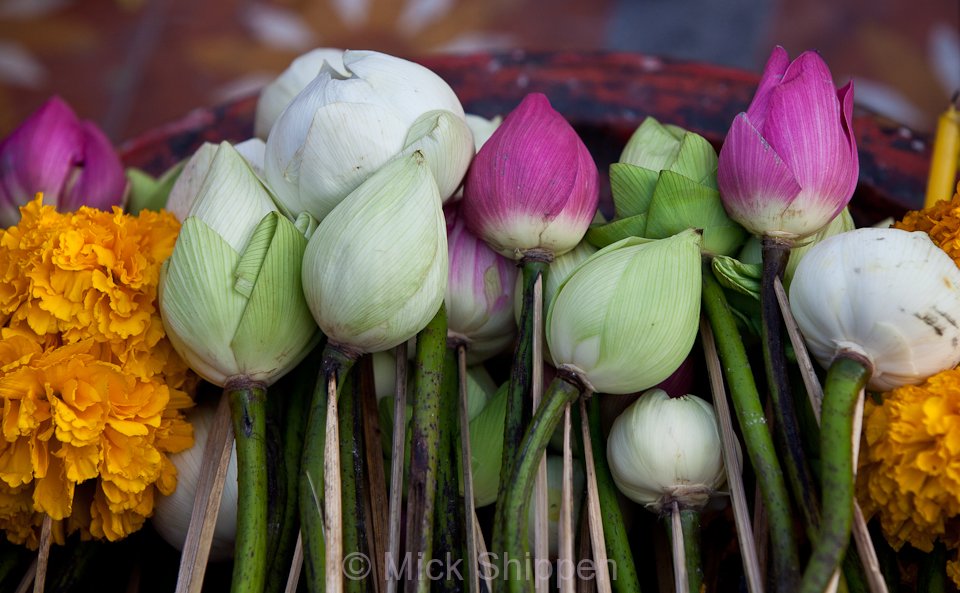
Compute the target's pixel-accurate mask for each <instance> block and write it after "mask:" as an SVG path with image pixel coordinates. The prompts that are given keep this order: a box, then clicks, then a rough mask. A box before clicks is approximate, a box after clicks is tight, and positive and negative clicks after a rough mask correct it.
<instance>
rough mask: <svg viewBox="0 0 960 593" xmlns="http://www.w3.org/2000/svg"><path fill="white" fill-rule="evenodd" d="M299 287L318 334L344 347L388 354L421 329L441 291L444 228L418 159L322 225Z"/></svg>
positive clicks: (378, 176) (352, 198)
mask: <svg viewBox="0 0 960 593" xmlns="http://www.w3.org/2000/svg"><path fill="white" fill-rule="evenodd" d="M303 287H304V293H305V294H306V297H307V302H308V303H309V305H310V310H311V311H312V312H313V316H314V318H315V319H316V320H317V323H318V325H320V329H322V330H323V332H324V333H325V334H326V335H327V338H328V339H329V340H330V342H332V343H335V344H338V345H341V346H344V347H347V348H352V349H354V350H357V351H361V352H379V351H381V350H386V349H388V348H393V347H394V346H396V345H398V344H400V343H401V342H405V341H406V340H408V339H410V338H411V337H413V336H414V335H416V333H417V332H418V331H420V330H421V329H423V327H424V326H426V325H427V323H428V322H429V321H430V320H431V319H432V318H433V316H434V315H435V314H436V312H437V310H438V309H440V305H441V304H442V303H443V295H444V292H445V291H446V287H447V229H446V223H445V221H444V218H443V210H442V209H441V205H440V194H439V193H438V191H437V184H436V182H435V181H434V179H433V175H432V174H431V173H430V170H429V168H428V167H427V164H426V161H425V159H424V157H423V155H422V154H421V153H420V152H415V153H413V154H412V155H410V156H402V157H399V158H397V159H395V160H393V161H391V162H389V163H387V164H386V165H384V166H383V167H382V168H381V169H380V170H378V171H377V172H376V173H374V174H373V175H372V176H371V177H370V178H369V179H367V180H366V181H364V182H363V183H362V184H361V185H360V187H358V188H357V189H356V190H354V191H353V193H351V194H350V195H349V196H347V198H346V199H344V200H343V201H342V202H341V203H340V204H338V205H337V207H336V208H334V209H333V211H332V212H330V214H329V215H327V217H326V218H324V219H323V222H321V223H320V226H319V227H317V230H316V232H314V233H313V236H312V237H311V238H310V242H309V243H308V245H307V250H306V252H305V253H304V256H303Z"/></svg>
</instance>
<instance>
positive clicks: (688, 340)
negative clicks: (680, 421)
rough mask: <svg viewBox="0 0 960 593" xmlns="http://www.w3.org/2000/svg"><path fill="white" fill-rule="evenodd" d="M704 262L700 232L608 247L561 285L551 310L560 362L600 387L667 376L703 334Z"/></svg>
mask: <svg viewBox="0 0 960 593" xmlns="http://www.w3.org/2000/svg"><path fill="white" fill-rule="evenodd" d="M700 266H701V264H700V235H699V233H696V232H695V231H684V232H682V233H680V234H677V235H674V236H672V237H667V238H666V239H659V240H656V241H652V240H649V239H640V238H628V239H624V240H622V241H618V242H617V243H614V244H613V245H610V246H608V247H605V248H603V249H601V250H600V251H598V252H597V253H596V254H594V255H593V256H591V257H590V258H589V259H587V260H586V261H585V262H583V263H582V264H580V266H579V267H578V268H577V269H576V270H574V272H573V274H571V275H570V277H569V278H567V280H566V281H565V282H564V283H563V284H561V285H560V288H559V290H558V291H557V295H556V297H554V300H553V303H552V304H551V305H550V310H549V311H548V312H547V316H546V324H545V328H546V334H547V343H548V344H549V347H550V353H551V355H552V356H553V360H554V362H555V363H557V364H558V365H568V366H572V367H574V368H575V369H576V370H578V371H579V372H580V373H582V375H583V376H584V377H585V378H586V379H587V381H589V383H590V384H591V385H592V386H593V389H594V390H595V391H597V392H600V393H631V392H634V391H640V390H641V389H647V388H649V387H652V386H654V385H656V384H657V383H659V382H660V381H663V380H664V379H666V378H667V377H669V376H670V374H671V373H673V372H674V371H675V370H676V369H677V367H679V366H680V363H682V362H683V360H684V359H685V358H686V357H687V354H689V352H690V349H691V348H692V347H693V342H694V339H695V338H696V335H697V328H698V323H699V319H700V282H701V270H700Z"/></svg>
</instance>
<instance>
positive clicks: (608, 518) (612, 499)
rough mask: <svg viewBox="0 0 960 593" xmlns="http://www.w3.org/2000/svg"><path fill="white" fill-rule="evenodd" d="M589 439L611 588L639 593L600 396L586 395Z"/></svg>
mask: <svg viewBox="0 0 960 593" xmlns="http://www.w3.org/2000/svg"><path fill="white" fill-rule="evenodd" d="M589 421H590V440H591V441H593V462H594V464H595V465H596V469H597V493H598V495H599V497H600V507H601V508H602V509H603V535H604V540H605V541H606V545H607V556H608V557H609V558H610V560H611V561H612V562H613V565H614V566H616V567H617V578H616V580H614V581H613V588H614V590H615V591H618V593H640V579H639V578H638V577H637V567H636V566H635V565H634V563H633V553H632V552H631V551H630V541H629V540H628V539H627V530H626V528H625V527H624V524H623V515H622V514H621V513H620V502H619V501H618V500H617V487H616V485H615V484H614V483H613V476H612V475H611V474H610V466H609V465H608V464H607V447H606V445H605V443H604V440H603V434H602V432H601V430H600V399H599V398H598V397H596V396H594V397H592V398H590V414H589Z"/></svg>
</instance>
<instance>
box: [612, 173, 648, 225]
mask: <svg viewBox="0 0 960 593" xmlns="http://www.w3.org/2000/svg"><path fill="white" fill-rule="evenodd" d="M658 177H659V174H658V172H657V171H651V170H650V169H644V168H643V167H638V166H636V165H631V164H629V163H613V164H612V165H610V191H611V193H612V194H613V207H614V210H615V211H616V214H617V218H629V217H631V216H637V215H639V214H644V213H646V211H647V209H648V208H649V207H650V200H651V199H652V198H653V190H654V189H655V188H656V186H657V178H658Z"/></svg>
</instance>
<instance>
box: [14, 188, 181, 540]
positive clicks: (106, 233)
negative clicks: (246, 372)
mask: <svg viewBox="0 0 960 593" xmlns="http://www.w3.org/2000/svg"><path fill="white" fill-rule="evenodd" d="M21 213H22V218H21V221H20V223H19V224H18V225H17V226H15V227H11V228H9V229H6V230H0V528H2V529H4V530H5V532H6V534H7V537H8V539H10V540H12V541H15V542H20V543H27V544H28V545H35V544H36V536H37V528H38V525H39V524H40V521H41V518H42V515H43V514H46V515H49V516H50V517H52V518H53V519H55V520H64V524H62V525H61V526H60V527H58V533H61V534H62V533H63V527H64V526H65V527H66V529H67V530H68V531H72V530H76V529H79V530H81V531H82V532H83V533H84V534H85V535H92V536H94V537H99V538H106V539H109V540H116V539H119V538H122V537H124V536H126V535H127V534H129V533H131V532H133V531H135V530H136V529H138V528H139V527H140V526H141V525H142V524H143V521H144V519H145V518H146V517H147V516H149V515H150V514H152V512H153V500H154V491H155V490H159V491H160V492H161V493H165V494H166V493H169V492H171V491H172V490H173V488H174V487H175V486H176V470H175V469H174V466H173V464H172V463H171V462H170V460H169V459H168V457H167V454H169V453H175V452H178V451H181V450H183V449H185V448H187V447H189V446H191V445H192V444H193V434H192V430H191V428H190V425H189V424H188V423H187V422H186V419H185V417H184V416H183V414H182V412H181V411H182V410H183V409H185V408H187V407H190V406H191V405H193V402H192V399H191V396H190V393H191V392H192V389H193V386H194V385H195V382H196V379H195V378H194V377H193V376H192V375H191V373H189V371H188V369H187V367H186V365H185V364H184V363H183V361H182V360H181V359H180V358H179V356H177V354H176V353H175V352H174V350H173V348H172V347H171V346H170V343H169V342H168V340H167V339H166V337H165V335H164V331H163V325H162V323H161V321H160V316H159V312H158V310H157V306H156V300H157V284H158V282H159V276H160V266H161V264H162V263H163V261H164V260H165V259H166V258H167V257H168V256H169V255H170V253H171V252H172V251H173V246H174V243H175V242H176V237H177V233H178V231H179V223H178V222H177V221H176V219H175V218H174V217H173V216H172V215H170V214H168V213H156V212H143V213H142V214H141V215H139V216H136V217H134V216H129V215H126V214H123V212H121V211H120V209H119V208H114V209H113V211H112V212H104V211H100V210H94V209H91V208H81V209H80V210H78V211H77V212H72V213H60V212H57V211H56V210H55V209H54V208H53V207H50V206H43V205H42V201H41V199H40V198H39V197H38V198H37V199H36V200H34V201H33V202H31V203H30V204H27V205H26V206H24V207H23V208H22V209H21Z"/></svg>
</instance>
